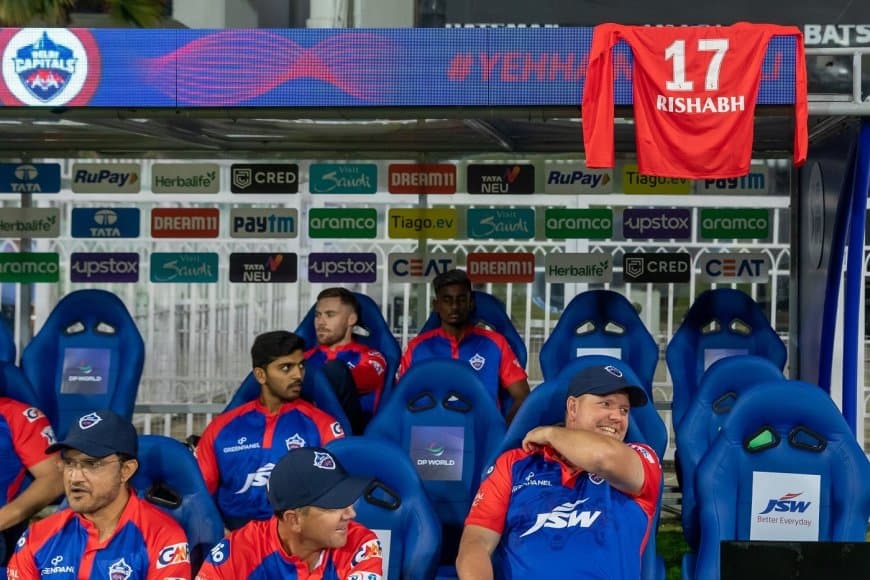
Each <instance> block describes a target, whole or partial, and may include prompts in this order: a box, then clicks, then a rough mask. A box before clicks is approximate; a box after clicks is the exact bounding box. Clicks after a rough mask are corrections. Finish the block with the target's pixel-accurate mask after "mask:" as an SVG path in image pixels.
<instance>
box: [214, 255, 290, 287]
mask: <svg viewBox="0 0 870 580" xmlns="http://www.w3.org/2000/svg"><path fill="white" fill-rule="evenodd" d="M298 262H299V260H298V258H297V256H296V254H294V253H271V252H255V253H241V252H239V253H232V254H230V282H243V283H259V284H278V283H286V282H295V281H296V279H297V264H298Z"/></svg>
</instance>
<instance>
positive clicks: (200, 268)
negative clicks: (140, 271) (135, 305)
mask: <svg viewBox="0 0 870 580" xmlns="http://www.w3.org/2000/svg"><path fill="white" fill-rule="evenodd" d="M218 264H219V260H218V255H217V254H216V253H214V252H155V253H153V254H151V281H152V282H156V283H158V284H162V283H167V284H200V283H206V284H207V283H212V282H217V281H218Z"/></svg>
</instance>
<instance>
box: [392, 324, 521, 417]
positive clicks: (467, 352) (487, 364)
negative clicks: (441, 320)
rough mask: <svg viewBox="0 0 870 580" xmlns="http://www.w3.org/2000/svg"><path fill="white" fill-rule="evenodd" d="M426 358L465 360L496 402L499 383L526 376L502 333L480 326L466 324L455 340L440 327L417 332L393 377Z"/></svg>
mask: <svg viewBox="0 0 870 580" xmlns="http://www.w3.org/2000/svg"><path fill="white" fill-rule="evenodd" d="M430 358H448V359H454V360H458V361H463V362H467V363H468V364H469V365H470V366H471V368H472V369H473V370H474V372H476V373H477V375H478V376H479V377H480V380H481V382H483V384H484V386H486V388H487V390H488V391H489V393H490V394H491V395H492V397H493V399H494V400H495V401H496V403H499V396H498V389H499V387H502V388H505V387H507V386H508V385H510V384H513V383H515V382H517V381H520V380H523V379H525V378H526V377H527V375H526V371H525V370H523V367H522V366H520V361H519V359H518V358H517V355H515V354H514V351H513V350H511V347H510V345H509V344H508V342H507V340H506V339H505V337H504V336H502V335H501V334H499V333H498V332H496V331H494V330H490V329H488V328H481V327H480V326H471V327H469V328H468V329H467V330H466V331H465V334H464V335H462V338H460V339H459V340H458V341H457V340H456V339H455V338H453V336H451V335H449V334H447V333H446V332H444V330H442V329H441V328H440V327H439V328H435V329H432V330H429V331H427V332H424V333H423V334H420V335H417V337H415V338H414V339H413V340H412V341H411V342H409V343H408V348H407V349H406V350H405V354H403V355H402V361H401V363H400V364H399V372H398V373H397V378H399V377H401V376H402V375H403V374H404V373H405V372H407V370H408V369H409V368H410V367H411V365H413V364H414V363H415V362H420V361H423V360H428V359H430Z"/></svg>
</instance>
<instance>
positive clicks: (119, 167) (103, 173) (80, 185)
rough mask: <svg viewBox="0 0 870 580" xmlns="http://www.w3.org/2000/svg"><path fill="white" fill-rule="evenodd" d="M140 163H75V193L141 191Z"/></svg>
mask: <svg viewBox="0 0 870 580" xmlns="http://www.w3.org/2000/svg"><path fill="white" fill-rule="evenodd" d="M140 186H141V181H140V179H139V165H137V164H135V163H118V164H111V165H109V164H100V163H74V164H73V169H72V178H71V179H70V187H71V188H72V190H73V193H139V188H140Z"/></svg>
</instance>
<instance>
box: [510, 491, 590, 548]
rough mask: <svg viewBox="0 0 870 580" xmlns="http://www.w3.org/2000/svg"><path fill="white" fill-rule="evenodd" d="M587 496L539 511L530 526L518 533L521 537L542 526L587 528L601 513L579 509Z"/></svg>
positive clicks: (560, 528) (532, 532) (556, 528)
mask: <svg viewBox="0 0 870 580" xmlns="http://www.w3.org/2000/svg"><path fill="white" fill-rule="evenodd" d="M588 499H589V498H584V499H578V500H577V501H574V502H566V503H563V504H561V505H558V506H556V507H555V508H553V510H552V511H550V512H544V513H540V514H538V516H537V519H536V520H535V523H534V525H532V527H531V528H529V529H528V530H526V531H525V532H523V533H522V534H520V537H521V538H524V537H526V536H530V535H532V534H534V533H535V532H537V531H539V530H541V529H542V528H552V529H555V530H562V529H565V528H575V527H577V526H579V527H581V528H588V527H590V526H591V525H592V524H594V523H595V520H597V519H598V516H600V515H601V510H595V511H591V510H579V509H577V508H578V507H579V506H580V505H582V504H583V503H585V502H586V501H588Z"/></svg>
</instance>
